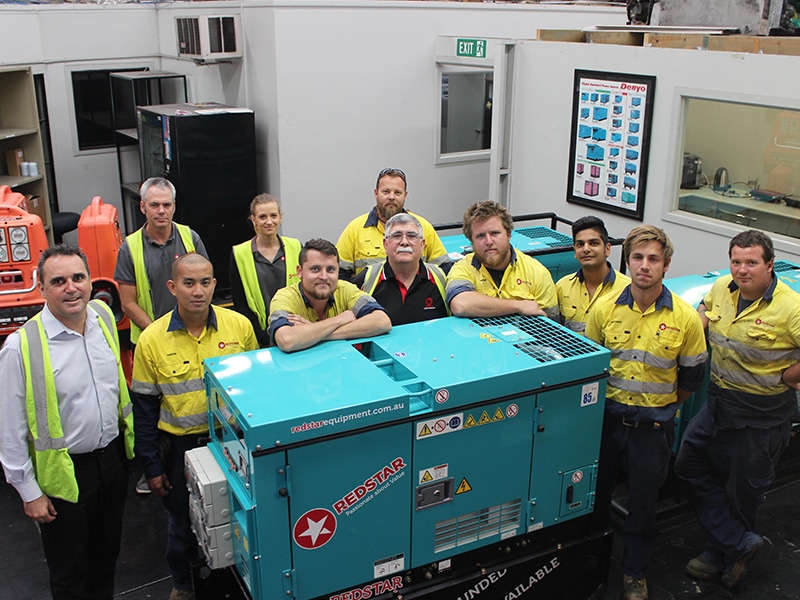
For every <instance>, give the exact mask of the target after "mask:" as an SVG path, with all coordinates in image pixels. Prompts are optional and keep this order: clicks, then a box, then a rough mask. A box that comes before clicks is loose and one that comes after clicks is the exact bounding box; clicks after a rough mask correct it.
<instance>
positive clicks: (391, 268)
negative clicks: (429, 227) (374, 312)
mask: <svg viewBox="0 0 800 600" xmlns="http://www.w3.org/2000/svg"><path fill="white" fill-rule="evenodd" d="M383 247H384V248H385V250H386V260H385V261H383V262H382V263H380V264H376V265H370V266H369V267H367V268H366V269H365V270H363V271H361V273H359V274H358V275H356V276H355V278H354V279H353V283H354V284H355V285H356V286H358V287H359V288H361V289H362V290H364V291H365V292H366V293H368V294H369V295H370V296H373V297H374V298H375V300H377V301H378V303H379V304H380V305H381V306H382V307H383V308H384V309H385V310H386V312H387V313H388V315H389V318H390V319H391V320H392V325H393V326H394V325H404V324H406V323H417V322H419V321H427V320H429V319H438V318H440V317H446V316H447V315H448V314H449V313H448V310H447V302H446V301H445V291H444V288H445V274H444V272H443V271H442V270H441V269H440V268H439V267H437V266H436V265H432V264H429V263H426V262H424V261H423V260H422V252H423V250H424V248H425V238H424V233H423V230H422V225H421V224H420V222H419V221H418V220H417V219H416V217H413V216H411V215H410V214H408V213H397V214H396V215H395V216H393V217H392V218H391V219H389V220H388V221H386V236H385V237H384V239H383Z"/></svg>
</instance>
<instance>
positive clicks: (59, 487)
mask: <svg viewBox="0 0 800 600" xmlns="http://www.w3.org/2000/svg"><path fill="white" fill-rule="evenodd" d="M87 310H88V311H89V314H88V318H91V317H92V313H95V314H97V316H99V317H100V318H99V319H98V323H99V324H100V328H101V329H102V330H103V335H104V336H105V338H106V341H107V342H108V345H109V347H110V348H111V350H112V351H113V352H114V357H115V358H116V361H117V368H118V371H119V404H118V407H117V411H118V413H119V419H120V433H121V434H123V436H124V437H123V439H124V442H125V452H126V454H127V455H128V458H133V409H132V406H131V399H130V396H129V395H128V387H127V385H126V383H125V374H124V372H123V370H122V362H121V360H120V352H119V338H118V336H117V324H116V323H115V322H114V316H113V315H112V313H111V310H110V309H109V308H108V306H106V305H105V304H104V303H103V302H100V301H97V300H92V301H91V302H90V303H89V307H88V309H87ZM19 338H20V353H21V355H22V365H23V368H24V369H25V405H26V411H27V414H28V430H29V435H30V439H31V445H32V446H33V456H32V458H33V464H34V468H35V470H36V481H37V483H38V484H39V487H40V488H41V490H42V492H43V493H44V494H46V495H47V496H51V497H55V498H61V499H63V500H66V501H68V502H77V501H78V495H79V490H78V482H77V481H76V480H75V470H74V467H73V464H72V458H71V457H70V455H69V450H68V449H67V444H66V441H65V438H64V431H63V429H62V428H61V417H60V415H59V412H58V395H57V393H56V382H55V377H54V375H53V367H52V364H51V362H50V350H49V347H48V343H47V333H46V332H45V330H44V326H43V325H42V319H41V314H37V315H36V316H35V317H33V318H32V319H30V320H29V321H28V322H27V323H25V325H24V326H23V327H22V328H21V329H20V330H19Z"/></svg>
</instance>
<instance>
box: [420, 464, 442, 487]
mask: <svg viewBox="0 0 800 600" xmlns="http://www.w3.org/2000/svg"><path fill="white" fill-rule="evenodd" d="M447 470H448V466H447V464H444V465H438V466H436V467H430V468H428V469H422V470H421V471H420V472H419V483H421V484H422V483H429V482H431V481H437V480H439V479H447Z"/></svg>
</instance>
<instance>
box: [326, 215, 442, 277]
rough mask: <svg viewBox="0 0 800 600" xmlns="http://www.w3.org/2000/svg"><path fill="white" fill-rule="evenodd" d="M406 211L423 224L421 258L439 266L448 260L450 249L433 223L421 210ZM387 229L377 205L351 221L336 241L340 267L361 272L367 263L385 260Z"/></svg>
mask: <svg viewBox="0 0 800 600" xmlns="http://www.w3.org/2000/svg"><path fill="white" fill-rule="evenodd" d="M404 212H407V213H408V214H409V215H411V216H412V217H414V218H415V219H417V221H419V224H420V225H422V234H423V236H424V238H425V248H424V250H423V253H422V260H424V261H425V262H427V263H431V264H433V265H437V266H441V265H443V264H444V263H447V262H449V261H450V258H449V257H448V256H447V250H446V249H445V247H444V244H442V240H441V239H440V238H439V234H437V233H436V230H435V229H434V228H433V225H431V224H430V223H429V222H428V221H426V220H425V219H424V218H422V217H420V216H419V215H418V214H415V213H412V212H410V211H404ZM384 233H385V228H384V224H383V223H382V222H381V221H380V219H378V211H377V209H376V208H374V207H373V209H372V210H371V211H370V212H368V213H366V214H363V215H361V216H359V217H356V218H355V219H353V220H352V221H350V223H349V224H348V225H347V227H345V229H344V231H342V235H340V236H339V240H338V241H337V242H336V249H337V250H338V251H339V267H340V268H341V269H345V270H347V271H353V274H354V275H358V274H359V273H360V272H361V271H362V270H363V269H366V268H367V267H368V266H370V265H377V264H380V263H382V262H383V261H384V260H385V259H386V249H385V248H384V247H383V236H384Z"/></svg>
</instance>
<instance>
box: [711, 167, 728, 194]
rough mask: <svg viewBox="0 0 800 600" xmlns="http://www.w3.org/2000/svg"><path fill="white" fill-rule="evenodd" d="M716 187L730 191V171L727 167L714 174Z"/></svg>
mask: <svg viewBox="0 0 800 600" xmlns="http://www.w3.org/2000/svg"><path fill="white" fill-rule="evenodd" d="M714 187H715V188H723V189H728V188H729V187H730V184H729V183H728V169H726V168H725V167H720V168H719V169H717V172H716V173H715V174H714Z"/></svg>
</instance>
